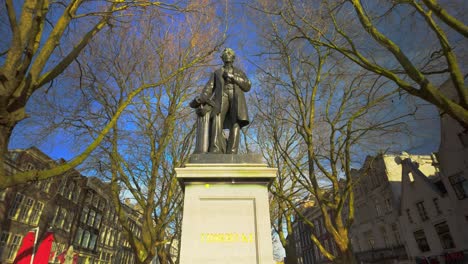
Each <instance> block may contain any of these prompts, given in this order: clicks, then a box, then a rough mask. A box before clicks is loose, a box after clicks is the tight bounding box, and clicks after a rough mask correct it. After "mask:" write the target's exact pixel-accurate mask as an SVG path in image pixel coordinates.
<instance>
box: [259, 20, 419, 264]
mask: <svg viewBox="0 0 468 264" xmlns="http://www.w3.org/2000/svg"><path fill="white" fill-rule="evenodd" d="M259 23H260V24H259V29H261V32H262V34H263V37H264V38H265V41H264V43H263V49H262V54H261V56H262V58H263V61H264V64H262V65H259V68H260V73H259V76H260V77H259V83H260V87H261V89H262V91H265V92H263V93H262V97H260V96H259V99H258V100H259V102H258V104H259V105H260V106H259V107H258V108H259V109H262V111H263V112H262V111H260V112H262V113H263V114H262V115H261V116H262V119H260V118H257V119H256V120H257V121H258V122H262V123H264V124H262V125H261V127H262V128H264V129H263V130H262V131H260V132H263V133H264V134H261V133H258V134H259V136H260V135H262V137H267V138H268V140H266V142H267V143H268V144H267V145H266V146H267V147H269V148H265V144H264V146H263V147H262V148H263V149H267V151H266V155H267V156H269V157H270V159H272V160H273V162H274V163H277V164H275V165H276V166H279V167H282V166H286V167H287V168H286V169H285V170H284V173H286V174H287V176H288V177H289V181H288V182H285V183H283V179H284V178H285V177H284V176H286V175H283V176H280V178H279V179H278V181H277V182H276V183H275V184H273V185H272V188H271V189H272V193H273V195H274V196H275V197H276V200H277V202H276V203H275V205H276V204H278V208H280V209H279V210H277V211H279V214H282V216H281V217H283V218H286V220H285V223H287V224H288V220H287V218H288V215H290V214H291V212H290V210H289V209H290V208H291V209H293V210H294V213H295V214H296V215H297V216H298V217H300V218H301V220H302V221H304V222H305V223H306V224H308V225H309V226H310V227H311V228H312V230H314V229H315V226H314V224H313V223H312V221H310V220H309V219H308V218H307V217H306V216H305V215H304V212H303V210H302V209H301V204H300V203H298V201H297V194H298V190H300V191H301V192H302V193H300V194H301V195H300V196H299V197H311V198H312V199H313V200H314V202H315V205H314V206H316V207H317V208H318V209H319V211H320V212H321V214H322V217H323V219H324V223H325V228H326V229H327V231H328V233H329V234H330V235H331V237H332V238H333V240H334V242H335V243H336V245H337V249H338V250H337V252H334V251H333V249H331V248H328V246H327V245H324V244H322V243H321V241H320V239H319V238H318V237H317V235H316V233H314V232H313V233H312V235H311V240H312V241H313V242H314V243H315V245H316V246H317V247H318V249H319V250H320V252H321V253H322V254H323V255H324V256H325V257H326V258H328V259H329V260H331V261H334V262H336V263H356V260H355V257H354V255H353V252H352V245H351V241H350V238H349V229H350V227H351V225H352V223H353V219H354V195H353V190H352V186H353V184H354V182H353V180H354V179H353V178H352V177H351V174H350V171H351V167H352V165H353V164H356V163H357V162H358V161H359V155H357V154H358V151H359V148H360V144H361V143H363V142H364V141H367V140H370V139H372V138H374V137H382V136H384V135H386V134H390V133H398V132H399V131H400V129H401V127H400V126H399V125H400V122H402V120H403V119H402V118H404V117H405V116H407V115H411V113H408V114H407V113H403V114H399V113H398V112H393V107H391V106H392V105H391V104H392V103H391V102H392V101H391V99H392V98H393V99H395V95H398V94H397V92H396V90H395V89H393V87H391V86H389V85H388V83H389V82H388V81H385V80H383V78H380V77H379V76H378V75H375V74H368V73H367V72H366V71H363V70H361V69H359V68H357V67H353V65H350V64H349V63H345V61H344V60H343V56H342V55H340V54H339V53H337V52H334V51H333V49H330V48H328V47H323V46H321V45H316V44H315V43H311V42H308V41H303V40H302V39H298V38H295V36H296V33H297V32H296V30H295V29H291V27H290V26H289V25H288V24H287V23H284V22H283V21H281V20H278V18H277V17H268V18H266V19H265V20H262V21H261V22H259ZM311 44H313V45H311ZM264 65H266V66H264ZM265 98H268V99H265ZM260 100H261V101H260ZM389 106H390V107H389ZM270 109H271V110H270ZM260 120H261V121H260ZM284 124H289V125H288V126H285V125H284ZM288 127H289V128H288ZM285 128H287V129H285ZM291 128H292V129H291ZM271 146H274V147H275V148H276V149H277V151H276V152H271V151H270V149H271ZM381 146H382V145H379V146H376V148H377V147H381ZM277 157H279V158H277ZM280 172H281V170H280ZM295 195H296V196H295ZM294 198H296V199H294ZM283 203H284V205H282V204H283ZM281 217H279V218H278V219H281ZM277 226H279V225H277ZM284 229H285V230H288V229H289V227H288V228H284ZM282 231H283V230H278V233H280V232H282Z"/></svg>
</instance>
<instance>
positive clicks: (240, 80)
mask: <svg viewBox="0 0 468 264" xmlns="http://www.w3.org/2000/svg"><path fill="white" fill-rule="evenodd" d="M233 79H234V81H235V82H236V83H237V85H239V87H240V88H241V90H242V91H244V92H248V91H250V88H251V87H252V83H251V82H250V80H249V78H247V76H246V75H245V74H244V73H243V72H242V71H240V70H239V71H237V72H236V73H235V74H234V77H233Z"/></svg>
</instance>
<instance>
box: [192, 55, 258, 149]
mask: <svg viewBox="0 0 468 264" xmlns="http://www.w3.org/2000/svg"><path fill="white" fill-rule="evenodd" d="M235 58H236V55H235V53H234V51H233V50H232V49H230V48H226V49H224V51H223V53H222V55H221V59H222V60H223V62H224V65H223V67H222V68H220V69H218V70H216V71H215V72H214V73H212V74H211V77H210V80H209V81H208V83H207V84H206V85H205V87H204V89H203V91H202V93H201V95H200V96H198V97H197V98H195V99H194V100H193V101H192V102H191V103H190V106H191V107H192V108H197V111H196V112H197V115H198V116H199V117H198V118H199V122H198V131H197V147H196V149H195V152H198V153H203V152H207V151H208V152H210V153H226V154H236V153H237V151H238V148H239V136H240V135H239V133H240V129H241V128H242V127H244V126H246V125H248V124H249V116H248V111H247V103H246V100H245V96H244V93H245V92H248V91H249V90H250V87H251V83H250V80H249V79H248V78H247V76H246V75H245V73H244V72H243V71H241V70H240V69H238V68H236V67H234V66H233V63H234V59H235ZM208 113H210V114H209V117H208V116H207V115H208ZM223 129H229V138H228V139H227V140H226V138H225V137H224V134H223ZM205 141H207V142H205Z"/></svg>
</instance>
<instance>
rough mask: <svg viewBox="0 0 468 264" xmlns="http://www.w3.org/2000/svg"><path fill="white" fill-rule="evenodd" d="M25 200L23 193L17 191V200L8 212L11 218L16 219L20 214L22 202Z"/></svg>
mask: <svg viewBox="0 0 468 264" xmlns="http://www.w3.org/2000/svg"><path fill="white" fill-rule="evenodd" d="M23 200H24V195H22V194H21V193H17V194H16V197H15V200H14V201H13V204H12V205H11V208H10V211H9V212H8V216H9V217H10V218H11V219H16V217H17V216H18V212H19V208H20V206H21V204H22V203H23Z"/></svg>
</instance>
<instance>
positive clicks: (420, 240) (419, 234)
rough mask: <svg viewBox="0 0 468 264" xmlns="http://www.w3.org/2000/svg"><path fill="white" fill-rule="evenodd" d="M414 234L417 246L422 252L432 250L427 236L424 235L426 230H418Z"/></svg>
mask: <svg viewBox="0 0 468 264" xmlns="http://www.w3.org/2000/svg"><path fill="white" fill-rule="evenodd" d="M413 234H414V239H415V240H416V244H417V245H418V247H419V250H421V252H426V251H430V250H431V248H430V247H429V244H428V243H427V239H426V234H424V230H418V231H416V232H414V233H413Z"/></svg>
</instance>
